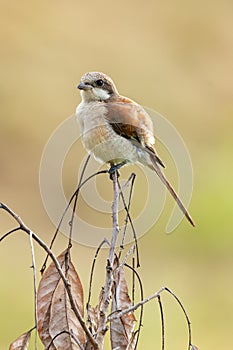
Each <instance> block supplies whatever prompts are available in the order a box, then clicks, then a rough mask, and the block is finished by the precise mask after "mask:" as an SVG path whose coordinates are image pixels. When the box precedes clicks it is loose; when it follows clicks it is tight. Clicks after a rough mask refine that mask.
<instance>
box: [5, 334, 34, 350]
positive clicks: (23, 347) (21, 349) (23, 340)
mask: <svg viewBox="0 0 233 350" xmlns="http://www.w3.org/2000/svg"><path fill="white" fill-rule="evenodd" d="M31 331H32V330H30V331H28V332H26V333H24V334H22V335H21V336H20V337H18V338H17V339H16V340H15V341H13V343H11V345H10V347H9V350H27V349H28V344H29V340H30V336H31Z"/></svg>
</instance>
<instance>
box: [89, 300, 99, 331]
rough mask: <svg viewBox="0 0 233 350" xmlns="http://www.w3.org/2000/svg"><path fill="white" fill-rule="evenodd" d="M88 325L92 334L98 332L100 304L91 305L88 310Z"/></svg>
mask: <svg viewBox="0 0 233 350" xmlns="http://www.w3.org/2000/svg"><path fill="white" fill-rule="evenodd" d="M87 326H88V328H89V330H90V332H91V334H93V335H94V334H96V332H97V329H98V326H99V305H97V306H96V307H92V306H89V308H88V312H87Z"/></svg>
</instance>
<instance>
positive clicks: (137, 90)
mask: <svg viewBox="0 0 233 350" xmlns="http://www.w3.org/2000/svg"><path fill="white" fill-rule="evenodd" d="M0 4H1V11H0V13H1V14H0V26H1V31H0V38H1V56H0V89H1V93H0V98H1V104H0V106H1V127H0V145H1V147H0V149H1V152H0V201H3V202H6V203H7V204H8V205H9V206H10V207H11V208H12V209H13V210H15V211H16V212H17V213H18V214H20V216H21V217H22V218H23V220H24V221H25V223H26V224H27V225H28V226H30V227H31V228H32V229H33V230H34V231H35V232H36V233H38V234H39V235H40V236H41V237H42V238H43V239H44V240H45V241H46V242H49V239H50V237H51V235H52V233H53V231H54V227H53V225H52V224H51V223H50V220H49V218H48V217H47V215H46V213H45V210H44V208H43V205H42V202H41V198H40V191H39V184H38V171H39V164H40V158H41V154H42V151H43V148H44V146H45V144H46V142H47V140H48V138H49V137H50V135H51V133H52V132H53V130H54V129H55V128H56V127H57V126H58V125H59V124H60V123H61V122H62V121H63V120H64V119H66V118H67V117H68V116H70V115H71V114H72V113H73V112H74V110H75V107H76V105H77V104H78V103H79V101H80V97H79V94H78V92H77V91H76V84H77V82H78V81H79V79H80V76H81V75H82V74H83V73H84V72H86V71H89V70H100V71H104V72H106V73H108V74H109V75H110V76H112V77H113V79H114V80H115V82H116V83H117V86H118V88H119V90H120V92H121V93H122V94H124V95H128V96H130V97H131V98H133V99H134V100H136V101H138V102H139V103H141V104H143V105H145V106H149V107H151V108H153V109H155V110H157V111H159V112H160V113H161V114H163V115H164V116H165V117H167V118H168V119H169V120H170V121H171V122H172V123H173V124H174V126H175V127H176V128H177V129H178V130H179V132H180V133H181V135H182V136H183V138H184V140H185V142H186V145H187V147H188V149H189V152H190V155H191V158H192V162H193V168H194V176H195V181H194V189H193V198H192V203H191V206H190V211H191V213H192V215H193V217H194V218H195V221H196V224H197V226H196V228H195V229H193V228H191V227H190V226H189V224H188V223H187V222H186V221H183V223H182V224H181V225H180V226H179V227H178V228H177V229H176V231H175V233H173V234H172V235H166V234H164V230H165V224H166V214H164V215H163V216H162V218H161V220H160V221H159V222H158V224H157V225H156V226H155V227H153V229H151V231H150V232H149V233H148V234H147V235H145V236H144V237H143V238H142V239H141V240H140V242H139V245H140V254H141V264H142V267H141V269H140V274H141V277H142V279H143V283H144V293H145V295H149V294H151V293H153V292H154V291H156V290H157V289H159V288H160V287H161V286H162V285H166V286H168V287H170V288H171V289H173V290H174V291H175V292H176V294H177V295H178V296H179V297H180V298H181V300H182V301H183V303H184V305H185V307H186V310H187V312H188V314H189V316H190V319H191V322H192V329H193V340H194V343H196V344H197V345H198V346H199V348H200V349H205V350H210V349H211V350H213V349H226V348H228V349H229V348H230V347H231V344H232V328H233V298H232V295H233V273H232V268H233V234H232V215H233V208H232V207H233V205H232V204H233V201H232V195H233V185H232V181H233V180H232V179H233V165H232V151H233V147H232V146H233V134H232V127H233V121H232V113H233V102H232V97H233V96H232V95H233V94H232V91H233V79H232V62H233V21H232V14H233V3H232V2H231V1H227V0H226V1H224V0H221V1H220V0H216V1H210V0H205V1H199V0H195V1H194V0H191V1H178V0H176V1H161V0H159V1H141V0H140V1H137V0H133V1H132V0H130V1H123V0H119V1H79V0H76V1H74V0H73V1H61V0H56V1H54V0H50V1H44V0H41V1H37V2H35V1H27V0H22V1H3V0H2V1H1V2H0ZM77 159H78V158H77ZM77 159H74V160H73V162H74V170H73V172H74V173H73V174H72V175H71V176H73V177H74V178H75V174H76V173H75V172H76V169H77V166H78V161H77ZM70 169H71V172H72V167H70ZM71 188H72V187H71ZM70 190H71V189H70ZM135 191H140V189H137V187H136V188H135ZM167 208H168V211H170V209H171V208H172V201H171V200H170V199H168V203H167ZM168 211H167V213H168ZM12 224H13V222H11V221H10V220H8V219H7V216H6V215H5V214H4V213H1V215H0V227H1V233H4V232H6V231H7V229H8V228H9V227H12V226H11V225H12ZM64 244H65V238H64V237H63V236H61V237H60V239H59V243H57V245H56V248H55V251H56V253H58V252H60V251H61V250H62V249H63V246H64ZM73 254H74V255H75V257H74V260H75V262H76V265H77V269H78V271H79V273H80V276H81V278H82V281H83V285H84V287H85V289H87V285H88V275H89V270H90V264H91V261H92V257H93V254H94V250H92V249H90V248H87V247H83V246H78V245H75V246H74V251H73ZM36 256H37V265H38V268H39V267H40V265H41V263H42V261H43V256H44V253H43V252H42V251H41V249H38V248H36ZM30 264H31V260H30V247H29V243H28V239H27V237H26V236H25V235H24V234H23V233H22V234H20V233H15V234H14V235H13V236H12V237H11V238H8V239H7V240H5V241H4V242H3V243H2V244H1V246H0V266H1V267H0V275H1V282H0V283H1V286H0V348H1V349H7V347H8V345H9V344H10V342H11V341H12V340H14V339H15V338H16V337H17V336H18V335H20V334H21V333H23V332H24V331H26V330H27V329H29V328H30V327H31V326H32V325H33V292H32V286H33V284H32V277H31V270H30ZM101 264H102V268H103V269H104V259H103V258H102V260H101V261H100V267H101ZM100 284H101V283H100V281H97V283H96V285H95V288H96V290H99V287H100ZM164 302H165V305H164V306H165V309H166V321H167V326H166V330H167V331H166V338H167V345H168V349H185V348H186V343H187V332H186V328H185V324H184V321H183V317H182V316H181V312H180V310H179V309H178V307H177V306H176V305H175V304H174V302H173V301H172V302H171V298H169V297H165V298H164ZM159 327H160V326H159V314H158V311H157V305H156V302H154V303H152V304H151V305H150V306H149V305H148V306H147V307H146V311H145V318H144V327H143V334H142V337H141V342H140V344H141V346H140V348H141V349H155V348H160V345H159V344H160V340H159V339H160V328H159ZM31 348H32V347H31Z"/></svg>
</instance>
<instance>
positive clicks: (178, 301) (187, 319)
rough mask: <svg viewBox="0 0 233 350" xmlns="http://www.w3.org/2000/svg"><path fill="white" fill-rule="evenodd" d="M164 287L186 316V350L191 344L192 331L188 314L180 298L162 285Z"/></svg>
mask: <svg viewBox="0 0 233 350" xmlns="http://www.w3.org/2000/svg"><path fill="white" fill-rule="evenodd" d="M164 289H165V290H166V291H167V292H168V293H170V294H171V295H172V296H173V297H174V298H175V300H176V301H177V303H178V304H179V305H180V307H181V309H182V311H183V313H184V315H185V318H186V321H187V325H188V350H189V349H190V347H191V346H192V331H191V322H190V319H189V317H188V314H187V312H186V310H185V308H184V305H183V304H182V303H181V301H180V299H179V298H178V297H177V296H176V295H175V293H174V292H173V291H172V290H171V289H169V288H167V287H164Z"/></svg>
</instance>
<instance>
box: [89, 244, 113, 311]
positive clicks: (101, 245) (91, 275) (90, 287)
mask: <svg viewBox="0 0 233 350" xmlns="http://www.w3.org/2000/svg"><path fill="white" fill-rule="evenodd" d="M104 244H108V245H109V246H110V243H109V241H108V240H107V238H105V239H104V240H103V241H102V242H101V243H100V245H99V246H98V248H97V250H96V253H95V256H94V259H93V262H92V267H91V274H90V281H89V293H88V299H87V310H88V308H89V306H90V301H91V290H92V281H93V275H94V269H95V264H96V259H97V257H98V254H99V251H100V249H101V248H102V247H103V245H104Z"/></svg>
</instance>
